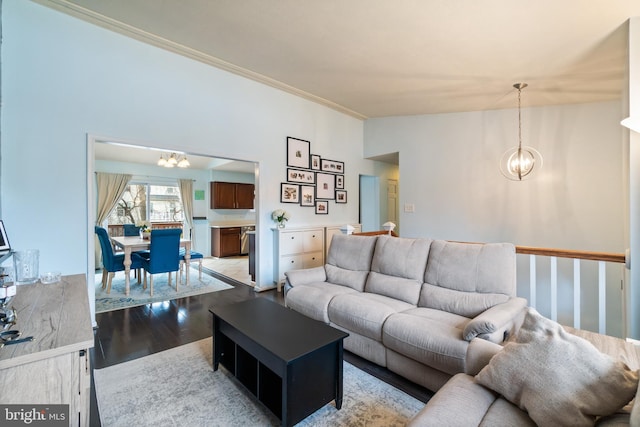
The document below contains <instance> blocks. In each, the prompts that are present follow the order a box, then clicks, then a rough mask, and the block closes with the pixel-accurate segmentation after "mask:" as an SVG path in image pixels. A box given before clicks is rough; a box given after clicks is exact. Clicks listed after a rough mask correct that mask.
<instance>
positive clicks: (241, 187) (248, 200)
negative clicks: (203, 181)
mask: <svg viewBox="0 0 640 427" xmlns="http://www.w3.org/2000/svg"><path fill="white" fill-rule="evenodd" d="M254 190H255V186H254V185H253V184H243V183H239V182H222V181H213V182H211V209H253V199H254V192H255V191H254Z"/></svg>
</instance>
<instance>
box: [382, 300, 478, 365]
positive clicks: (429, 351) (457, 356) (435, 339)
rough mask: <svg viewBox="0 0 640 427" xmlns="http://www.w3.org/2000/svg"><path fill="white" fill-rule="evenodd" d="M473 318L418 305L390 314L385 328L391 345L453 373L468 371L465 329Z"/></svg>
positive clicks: (384, 337) (384, 336)
mask: <svg viewBox="0 0 640 427" xmlns="http://www.w3.org/2000/svg"><path fill="white" fill-rule="evenodd" d="M467 322H469V319H468V318H466V317H463V316H459V315H457V314H454V313H447V312H445V311H440V310H433V309H430V308H422V307H419V308H414V309H410V310H406V311H403V312H401V313H397V314H394V315H393V316H390V317H389V318H388V319H387V321H386V322H385V323H384V326H383V328H382V343H383V344H384V345H385V346H387V348H389V349H391V350H393V351H395V352H398V353H400V354H403V355H405V356H407V357H409V358H411V359H413V360H416V361H418V362H420V363H423V364H425V365H428V366H431V367H433V368H436V369H439V370H440V371H443V372H446V373H448V374H450V375H453V374H456V373H458V372H464V370H465V359H466V354H467V347H468V346H469V343H468V342H467V341H464V340H463V339H462V329H463V328H464V326H465V325H466V324H467Z"/></svg>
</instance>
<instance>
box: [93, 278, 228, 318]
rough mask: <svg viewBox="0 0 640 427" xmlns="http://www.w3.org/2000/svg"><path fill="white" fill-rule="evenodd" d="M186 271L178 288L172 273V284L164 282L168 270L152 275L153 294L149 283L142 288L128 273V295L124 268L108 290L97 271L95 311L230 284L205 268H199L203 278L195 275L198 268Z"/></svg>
mask: <svg viewBox="0 0 640 427" xmlns="http://www.w3.org/2000/svg"><path fill="white" fill-rule="evenodd" d="M189 274H190V276H189V281H190V283H189V286H187V285H186V284H184V283H181V284H180V285H179V286H178V292H176V289H175V285H176V284H175V274H174V276H173V280H172V282H171V286H172V287H169V285H168V283H167V278H168V275H167V274H165V273H163V274H156V275H154V276H153V298H152V297H151V296H150V295H149V285H148V284H147V289H146V290H143V289H142V284H138V279H136V278H134V277H133V273H131V281H130V292H129V296H125V295H124V278H125V276H124V272H122V271H120V272H118V273H116V274H115V276H114V278H113V282H112V283H111V292H110V293H107V290H106V289H102V273H97V274H96V275H95V294H96V313H102V312H105V311H111V310H119V309H121V308H127V307H135V306H138V305H144V304H148V303H151V302H158V301H167V300H172V299H177V298H184V297H189V296H193V295H199V294H206V293H208V292H216V291H223V290H225V289H232V288H233V286H232V285H229V284H228V283H225V282H223V281H222V280H219V279H216V278H215V277H212V276H210V275H208V274H206V273H205V272H204V271H203V272H202V280H200V279H198V269H197V268H191V269H190V270H189ZM147 277H148V276H147Z"/></svg>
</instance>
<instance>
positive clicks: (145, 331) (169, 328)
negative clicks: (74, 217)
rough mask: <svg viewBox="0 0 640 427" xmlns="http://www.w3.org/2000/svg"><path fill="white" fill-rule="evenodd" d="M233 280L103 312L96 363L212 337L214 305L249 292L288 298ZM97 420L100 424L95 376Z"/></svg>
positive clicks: (410, 387) (412, 389)
mask: <svg viewBox="0 0 640 427" xmlns="http://www.w3.org/2000/svg"><path fill="white" fill-rule="evenodd" d="M232 284H233V285H234V288H233V289H228V290H224V291H219V292H212V293H209V294H202V295H196V296H193V297H188V298H182V299H177V300H172V301H165V302H161V303H154V304H147V305H144V306H139V307H132V308H128V309H123V310H116V311H111V312H106V313H99V314H97V315H96V322H97V328H96V329H95V331H94V336H95V347H94V348H93V350H92V351H91V366H92V368H94V369H101V368H105V367H107V366H112V365H115V364H118V363H122V362H126V361H128V360H133V359H137V358H139V357H143V356H148V355H150V354H153V353H157V352H160V351H164V350H168V349H170V348H173V347H177V346H180V345H183V344H188V343H190V342H194V341H198V340H201V339H203V338H207V337H210V336H211V333H212V318H211V313H210V312H209V308H211V307H215V306H219V305H227V304H232V303H234V302H240V301H244V300H246V299H249V298H268V299H270V300H272V301H275V302H278V303H280V304H284V299H283V296H282V293H278V292H277V291H276V290H275V289H274V290H271V291H265V292H255V291H254V290H253V288H252V287H250V286H247V285H244V284H241V283H238V282H235V283H232ZM344 360H345V361H347V362H349V363H351V364H353V365H354V366H357V367H358V368H360V369H362V370H364V371H366V372H368V373H370V374H371V375H374V376H376V377H378V378H380V379H381V380H383V381H385V382H387V383H389V384H391V385H393V386H395V387H397V388H399V389H401V390H403V391H404V392H406V393H407V394H410V395H411V396H414V397H415V398H417V399H419V400H421V401H423V402H427V401H428V400H429V398H430V397H431V396H432V394H433V393H432V392H430V391H429V390H427V389H425V388H424V387H420V386H418V385H416V384H413V383H412V382H410V381H408V380H406V379H404V378H402V377H400V376H398V375H396V374H394V373H392V372H390V371H388V370H387V369H385V368H382V367H380V366H377V365H375V364H373V363H371V362H368V361H367V360H365V359H362V358H361V357H358V356H356V355H354V354H352V353H349V352H348V351H345V356H344ZM91 426H100V418H99V414H98V409H97V404H96V399H95V386H94V384H93V376H92V380H91Z"/></svg>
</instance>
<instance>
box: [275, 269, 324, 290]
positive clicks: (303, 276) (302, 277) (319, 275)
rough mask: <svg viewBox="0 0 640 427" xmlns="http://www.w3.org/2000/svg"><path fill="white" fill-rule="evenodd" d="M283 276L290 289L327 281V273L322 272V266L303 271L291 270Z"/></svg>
mask: <svg viewBox="0 0 640 427" xmlns="http://www.w3.org/2000/svg"><path fill="white" fill-rule="evenodd" d="M284 275H285V277H286V278H287V281H288V282H289V286H291V287H296V286H300V285H308V284H309V283H315V282H326V281H327V273H326V272H325V270H324V266H322V267H314V268H306V269H304V270H291V271H287V272H286V273H284Z"/></svg>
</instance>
